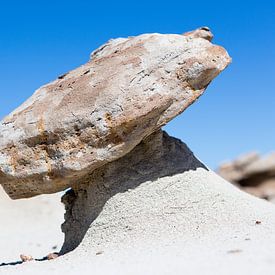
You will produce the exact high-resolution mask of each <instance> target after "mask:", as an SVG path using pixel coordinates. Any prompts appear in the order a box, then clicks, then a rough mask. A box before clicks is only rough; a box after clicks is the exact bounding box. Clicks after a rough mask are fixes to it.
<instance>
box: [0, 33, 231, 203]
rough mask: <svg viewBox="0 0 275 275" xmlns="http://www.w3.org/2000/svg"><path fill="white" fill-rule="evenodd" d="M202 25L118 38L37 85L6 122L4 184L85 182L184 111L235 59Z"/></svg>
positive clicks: (22, 189)
mask: <svg viewBox="0 0 275 275" xmlns="http://www.w3.org/2000/svg"><path fill="white" fill-rule="evenodd" d="M205 32H207V37H209V35H210V32H209V31H208V30H207V31H206V30H203V33H205ZM199 33H201V31H198V32H196V35H195V36H194V35H191V36H190V35H177V34H166V35H163V34H144V35H140V36H137V37H131V38H126V39H122V38H120V39H115V40H111V41H109V42H108V43H107V44H105V45H103V46H102V47H101V48H99V49H98V50H96V51H95V52H93V53H92V55H91V60H90V61H89V62H88V63H86V64H84V65H83V66H81V67H79V68H77V69H75V70H73V71H71V72H69V73H67V74H64V75H62V76H60V77H58V79H57V80H55V81H53V82H51V83H49V84H47V85H45V86H43V87H41V88H40V89H38V90H37V91H36V92H35V93H34V94H33V96H31V97H30V98H29V99H28V100H27V101H26V102H25V103H24V104H23V105H21V106H20V107H19V108H18V109H16V110H15V111H14V112H12V113H11V114H10V115H9V116H7V117H6V118H5V119H4V120H3V121H2V122H1V124H0V184H2V186H3V187H4V189H5V191H6V192H7V193H8V194H9V196H10V197H11V198H13V199H17V198H23V197H31V196H34V195H38V194H42V193H53V192H57V191H60V190H64V189H66V188H68V187H70V186H73V185H75V184H78V183H79V182H81V179H82V178H83V177H84V176H85V175H87V173H90V172H91V171H93V170H95V169H97V168H99V167H101V166H102V165H104V164H106V163H108V162H111V161H114V160H116V159H118V158H120V157H122V156H124V155H125V154H127V153H128V152H129V151H131V150H132V149H133V148H134V147H135V146H136V145H137V144H139V143H140V142H141V141H142V140H143V139H144V138H146V137H147V136H149V135H150V134H152V133H153V132H155V131H157V130H158V129H160V128H161V127H162V126H163V125H165V124H166V123H167V122H169V121H170V120H171V119H173V118H174V117H175V116H177V115H178V114H180V113H181V112H183V111H184V110H185V109H186V108H187V107H188V106H189V105H191V104H192V103H193V102H194V101H195V100H196V99H198V97H199V96H200V95H201V94H202V93H203V92H204V90H205V88H206V87H207V86H208V84H209V83H210V82H211V80H212V79H213V78H215V77H216V76H217V75H218V74H219V73H220V72H221V71H222V70H223V69H224V68H225V67H226V66H227V65H228V64H229V63H230V61H231V59H230V57H229V56H228V54H227V52H226V51H225V50H224V49H223V48H221V47H219V46H216V45H213V44H211V43H210V42H209V41H208V40H209V39H204V38H205V35H202V36H200V35H199Z"/></svg>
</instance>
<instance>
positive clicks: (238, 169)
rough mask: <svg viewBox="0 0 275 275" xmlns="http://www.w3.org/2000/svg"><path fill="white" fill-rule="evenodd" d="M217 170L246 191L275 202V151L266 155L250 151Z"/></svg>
mask: <svg viewBox="0 0 275 275" xmlns="http://www.w3.org/2000/svg"><path fill="white" fill-rule="evenodd" d="M217 172H218V174H220V175H221V176H222V177H223V178H225V179H226V180H228V181H230V182H232V183H234V184H236V185H238V186H239V187H240V188H241V189H243V190H245V191H246V192H248V193H251V194H253V195H255V196H257V197H260V198H264V199H267V200H270V201H273V202H274V203H275V153H272V154H270V155H267V156H265V157H261V156H260V155H259V154H257V153H249V154H246V155H243V156H241V157H239V158H237V159H236V160H234V161H232V162H228V163H225V164H223V165H221V166H220V167H219V169H218V171H217Z"/></svg>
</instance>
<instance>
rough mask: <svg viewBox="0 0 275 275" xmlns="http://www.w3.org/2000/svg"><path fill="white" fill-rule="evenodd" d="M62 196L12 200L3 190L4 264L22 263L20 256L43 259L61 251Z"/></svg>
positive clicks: (0, 250) (0, 237) (0, 246)
mask: <svg viewBox="0 0 275 275" xmlns="http://www.w3.org/2000/svg"><path fill="white" fill-rule="evenodd" d="M60 197H61V194H54V195H47V196H38V197H36V198H31V199H23V200H11V199H10V198H9V197H8V196H7V195H6V194H5V193H4V191H3V189H2V188H1V189H0V217H1V223H0V265H1V264H2V265H3V263H11V262H17V261H20V254H27V255H28V254H30V255H33V256H34V257H36V258H42V257H44V256H45V255H47V254H48V253H50V252H53V251H56V250H57V251H59V249H60V247H61V245H62V243H63V238H64V236H63V234H62V232H61V230H60V224H61V223H62V222H63V220H64V218H63V216H64V207H63V205H62V204H61V202H60ZM0 272H1V267H0Z"/></svg>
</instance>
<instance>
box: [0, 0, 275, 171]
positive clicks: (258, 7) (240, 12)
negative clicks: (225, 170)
mask: <svg viewBox="0 0 275 275" xmlns="http://www.w3.org/2000/svg"><path fill="white" fill-rule="evenodd" d="M101 3H102V4H101ZM205 25H206V26H209V27H210V28H211V29H212V31H213V33H214V35H215V39H214V42H215V43H217V44H220V45H223V46H224V47H225V48H226V49H227V50H228V52H229V53H230V55H231V56H232V58H233V63H232V64H231V66H230V67H229V68H228V69H227V70H226V71H225V72H224V73H222V74H221V75H220V76H219V77H218V78H217V79H216V80H215V81H214V82H213V83H212V84H211V85H210V86H209V88H208V90H207V92H206V93H205V95H204V96H203V97H202V98H201V99H200V100H199V101H198V102H197V103H196V104H195V105H193V106H192V107H191V108H190V109H189V110H187V111H186V112H185V113H183V114H182V115H181V116H179V117H178V118H176V119H175V120H173V121H172V122H171V123H170V124H169V125H168V126H166V130H167V131H168V132H169V133H170V134H172V135H174V136H176V137H178V138H181V139H182V140H183V141H185V142H186V143H187V144H188V145H189V146H190V147H191V149H192V150H193V151H194V152H195V153H196V155H197V156H198V157H199V158H200V159H202V160H203V161H204V162H206V163H207V164H208V165H209V166H210V167H212V168H215V167H216V166H217V165H218V163H219V162H220V161H222V160H224V159H231V158H234V157H235V156H237V155H238V154H241V153H244V152H247V151H251V150H258V151H259V152H262V153H266V152H268V151H272V150H275V144H274V143H275V126H274V120H275V3H274V1H271V0H270V1H263V0H262V1H253V0H252V1H240V0H239V1H234V0H231V1H207V0H206V1H180V0H179V1H173V0H170V1H148V0H147V1H143V0H140V1H130V0H129V1H110V2H109V3H108V1H81V0H78V1H70V0H66V1H63V0H59V1H51V0H48V1H37V0H36V1H28V0H25V1H2V2H1V6H0V75H1V86H0V87H1V88H0V95H1V97H0V117H3V116H4V115H6V114H8V113H9V112H10V111H12V110H13V109H14V108H15V107H17V106H18V105H20V104H21V103H22V102H23V101H24V100H25V99H27V98H28V97H29V96H30V95H31V94H32V93H33V92H34V90H35V89H37V88H38V87H39V86H41V85H42V84H45V83H47V82H49V81H51V80H53V79H55V78H56V77H57V76H58V75H60V74H62V73H63V72H66V71H68V70H71V69H73V68H75V67H77V66H79V65H80V64H82V63H85V62H86V61H87V60H88V58H89V53H90V52H91V51H92V50H94V49H95V48H97V47H98V46H100V45H101V44H103V43H104V42H106V41H107V40H108V39H110V38H116V37H127V36H131V35H137V34H140V33H147V32H160V33H182V32H185V31H188V30H192V29H195V28H197V27H200V26H205Z"/></svg>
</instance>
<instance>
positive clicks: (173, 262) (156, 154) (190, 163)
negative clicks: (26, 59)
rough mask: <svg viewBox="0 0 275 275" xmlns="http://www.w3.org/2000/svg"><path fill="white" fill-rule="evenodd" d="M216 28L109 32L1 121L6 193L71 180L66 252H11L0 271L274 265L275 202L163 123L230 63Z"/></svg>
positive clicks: (237, 269)
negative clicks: (12, 259) (17, 255)
mask: <svg viewBox="0 0 275 275" xmlns="http://www.w3.org/2000/svg"><path fill="white" fill-rule="evenodd" d="M212 37H213V35H212V33H211V32H210V30H209V29H208V28H207V27H203V28H200V29H197V30H195V31H192V32H188V33H185V34H183V35H178V34H143V35H140V36H136V37H130V38H125V39H124V38H119V39H115V40H110V41H109V42H108V43H106V44H105V45H103V46H102V47H100V48H99V49H97V50H96V51H94V52H93V53H92V54H91V59H90V61H89V62H88V63H86V64H84V65H83V66H81V67H79V68H77V69H75V70H73V71H71V72H68V73H66V74H63V75H61V76H59V77H58V79H57V80H55V81H53V82H52V83H49V84H47V85H45V86H43V87H41V88H40V89H38V90H37V91H36V92H35V93H34V95H33V96H31V97H30V98H29V99H28V100H27V101H26V102H25V103H24V104H23V105H22V106H20V107H19V108H18V109H16V110H15V111H14V112H13V113H11V114H10V115H9V116H7V117H6V118H5V119H4V120H3V121H2V122H1V123H0V184H1V185H2V186H3V188H4V189H5V191H6V192H7V193H8V194H9V196H10V197H11V198H13V199H19V198H28V197H32V196H35V195H39V194H48V193H54V192H58V191H63V190H65V189H67V188H69V190H67V191H66V193H65V194H64V195H63V198H62V202H63V204H64V205H65V210H66V212H65V222H64V223H63V225H62V231H63V232H64V233H65V241H64V243H63V246H62V249H61V251H60V253H59V255H60V257H57V254H53V253H51V254H49V255H50V256H48V259H49V258H51V259H52V260H51V261H46V262H45V261H44V262H43V261H42V262H37V261H31V262H28V263H24V264H21V265H16V267H14V266H13V265H14V263H11V264H9V263H8V264H6V263H5V264H4V266H2V269H1V268H0V272H1V271H2V270H4V272H5V274H9V275H13V274H18V273H20V274H28V275H29V274H47V275H48V274H58V275H59V274H60V273H65V274H68V275H72V274H96V275H102V274H103V275H106V274H112V275H115V274H119V275H121V274H136V275H140V274H161V275H162V274H201V272H202V270H203V273H204V274H255V275H256V274H274V270H275V261H274V260H273V259H272V258H271V255H274V254H275V245H274V244H275V237H274V236H275V208H274V205H272V204H270V203H268V202H266V201H264V200H260V199H257V198H255V197H253V196H251V195H249V194H246V193H244V192H242V191H240V190H239V189H237V188H236V187H235V186H233V185H232V184H230V183H229V182H227V181H225V180H224V179H222V178H221V177H219V176H218V175H216V174H215V173H214V172H212V171H211V170H209V169H208V168H207V167H206V166H205V165H204V164H202V163H201V162H200V161H199V160H198V159H197V158H196V157H195V156H194V154H193V153H192V152H191V151H190V150H189V149H188V147H187V146H186V145H185V144H184V143H183V142H181V141H180V140H178V139H176V138H173V137H170V136H169V135H168V134H166V133H165V132H164V131H163V130H162V129H161V127H162V126H163V125H165V124H166V123H168V122H169V121H170V120H172V119H173V118H174V117H175V116H177V115H179V114H180V113H182V112H183V111H184V110H185V109H186V108H187V107H189V106H190V105H191V104H192V103H193V102H194V101H195V100H197V99H198V98H199V97H200V96H201V95H202V94H203V92H204V91H205V89H206V87H207V86H208V85H209V83H210V82H211V80H213V79H214V78H215V77H216V76H217V75H218V74H219V73H220V72H221V71H222V70H224V69H225V68H226V66H227V65H228V64H229V63H230V61H231V59H230V57H229V55H228V54H227V52H226V51H225V50H224V49H223V48H222V47H220V46H216V45H213V44H212V43H211V40H212ZM206 146H207V144H206ZM213 150H215V148H213ZM229 168H230V167H229ZM231 168H232V167H231ZM231 168H230V169H231ZM232 169H233V170H235V166H233V168H232ZM232 169H231V170H232ZM268 171H269V170H268ZM260 172H261V173H262V172H263V171H260ZM247 173H248V170H247V169H246V174H247ZM257 178H258V174H257ZM36 199H38V201H36V202H34V203H35V204H34V208H35V209H36V215H37V216H36V217H37V218H35V219H36V221H37V220H38V219H39V218H41V219H43V222H44V223H45V222H47V221H48V219H49V215H48V216H47V215H46V214H45V213H46V212H47V211H46V212H45V213H44V212H43V213H44V214H43V213H42V214H41V216H40V213H39V211H38V209H37V208H39V207H41V208H43V210H47V205H46V204H41V203H39V197H38V198H36ZM28 201H31V199H29V200H28ZM17 202H18V201H17ZM23 202H24V201H22V204H23ZM13 203H16V202H13ZM11 204H12V202H9V207H7V208H8V209H5V211H2V212H1V213H2V214H1V215H2V216H4V215H9V214H7V213H10V212H9V211H10V210H11V207H10V205H11ZM22 204H21V202H20V204H18V205H20V206H19V207H21V205H22ZM14 205H15V204H14ZM41 205H42V206H41ZM51 205H52V204H49V206H51ZM49 206H48V207H49ZM14 207H15V206H14ZM28 209H31V207H29V208H28ZM53 209H54V208H53ZM59 209H60V208H59ZM15 212H16V211H15ZM20 213H22V211H21V212H20ZM23 213H24V211H23ZM11 214H12V215H15V214H16V213H11ZM27 214H28V215H27ZM2 216H1V218H2ZM26 216H28V218H29V219H30V220H31V219H32V218H33V216H32V214H30V213H29V211H27V213H26ZM20 218H21V221H22V218H25V216H24V215H21V217H20ZM54 220H55V221H56V219H53V217H52V219H51V221H52V222H50V221H49V223H51V224H54ZM44 223H41V224H39V226H36V227H35V228H37V231H39V232H40V233H41V227H43V226H42V224H44ZM3 224H4V226H6V222H5V221H4V222H3ZM31 226H32V225H31ZM45 230H47V228H45ZM35 231H36V230H34V231H32V232H33V234H31V235H34V236H33V239H35V238H37V235H36V234H35ZM51 232H52V231H51ZM46 236H48V235H47V234H46ZM15 237H17V239H16V238H15V240H14V243H15V246H18V242H16V240H18V236H15ZM19 237H21V236H19ZM47 238H48V237H47ZM3 239H4V238H2V242H3V241H4V240H3ZM21 239H22V238H21ZM47 242H49V240H48V239H47ZM9 246H10V242H9ZM45 247H48V243H47V246H43V249H45ZM8 248H9V249H10V247H8ZM8 248H7V249H8ZM1 252H2V251H0V258H3V253H5V251H4V252H2V255H1ZM49 252H53V251H49ZM68 252H70V253H68ZM26 255H29V254H26ZM61 255H62V256H61ZM4 256H5V255H4ZM33 256H34V257H33V258H34V259H35V255H33ZM46 258H47V257H46ZM53 258H54V259H53Z"/></svg>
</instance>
